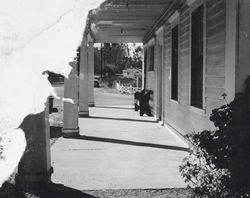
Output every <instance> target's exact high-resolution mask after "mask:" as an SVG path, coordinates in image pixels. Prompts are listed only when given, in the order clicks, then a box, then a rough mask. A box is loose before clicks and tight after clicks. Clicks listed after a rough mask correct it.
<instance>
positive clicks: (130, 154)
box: [51, 91, 188, 190]
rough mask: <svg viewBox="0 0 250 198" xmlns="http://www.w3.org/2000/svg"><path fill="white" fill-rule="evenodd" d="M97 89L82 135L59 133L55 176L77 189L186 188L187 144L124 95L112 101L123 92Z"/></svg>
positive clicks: (54, 154) (83, 121)
mask: <svg viewBox="0 0 250 198" xmlns="http://www.w3.org/2000/svg"><path fill="white" fill-rule="evenodd" d="M95 94H96V101H97V103H96V107H93V108H90V115H91V117H90V118H80V119H79V122H80V123H79V126H80V130H81V132H80V133H81V136H80V137H79V138H76V139H64V138H60V139H59V140H58V141H57V142H56V143H55V144H54V145H53V147H52V149H51V155H52V166H53V167H54V174H53V175H52V181H53V182H55V183H62V184H64V185H65V186H68V187H71V188H75V189H78V190H99V189H138V188H142V189H148V188H176V187H186V185H185V183H184V182H183V180H182V178H181V176H180V173H179V171H178V169H179V168H178V166H179V165H180V163H181V161H182V159H183V158H184V157H185V156H187V154H188V153H187V152H186V151H185V150H186V149H185V147H187V146H186V145H185V144H184V143H183V142H182V141H181V140H179V139H178V138H177V137H176V136H175V135H173V134H172V133H171V132H170V131H168V130H167V129H166V128H165V127H162V126H160V125H159V124H158V123H156V122H155V121H154V119H153V118H152V117H146V116H145V117H140V116H139V115H138V112H134V110H133V109H132V106H131V105H129V104H126V102H124V101H125V100H121V101H123V104H122V105H118V103H119V102H118V101H115V102H114V104H116V105H111V104H110V102H107V101H111V99H112V98H114V97H117V98H118V99H119V97H121V96H117V95H116V96H114V95H112V94H107V93H105V94H106V95H105V94H103V93H101V92H100V91H98V92H96V93H95ZM108 97H110V98H108ZM124 97H128V96H124ZM126 101H128V102H129V103H130V104H131V101H132V98H131V97H128V98H127V100H126Z"/></svg>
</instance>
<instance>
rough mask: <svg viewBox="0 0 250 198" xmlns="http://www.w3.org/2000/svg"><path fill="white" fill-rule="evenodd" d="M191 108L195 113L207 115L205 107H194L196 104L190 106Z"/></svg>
mask: <svg viewBox="0 0 250 198" xmlns="http://www.w3.org/2000/svg"><path fill="white" fill-rule="evenodd" d="M189 110H190V111H191V112H193V113H197V114H200V115H205V114H206V111H205V109H200V108H198V107H194V106H189Z"/></svg>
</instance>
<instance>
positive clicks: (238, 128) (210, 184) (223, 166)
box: [180, 77, 250, 198]
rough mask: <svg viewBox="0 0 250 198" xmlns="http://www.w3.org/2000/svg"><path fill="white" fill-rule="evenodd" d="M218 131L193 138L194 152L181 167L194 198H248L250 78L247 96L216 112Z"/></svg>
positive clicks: (194, 135)
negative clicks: (192, 189) (191, 188)
mask: <svg viewBox="0 0 250 198" xmlns="http://www.w3.org/2000/svg"><path fill="white" fill-rule="evenodd" d="M210 120H211V121H212V122H214V125H215V126H216V127H217V130H215V131H208V130H205V131H203V132H201V133H199V134H193V135H190V136H189V137H188V138H189V140H190V141H191V143H192V145H193V148H192V149H191V152H190V154H189V157H188V158H186V159H184V163H183V165H182V166H181V167H180V171H181V174H182V176H183V177H184V178H185V180H186V182H188V183H192V186H193V187H194V196H195V197H230V198H234V197H235V198H239V197H249V194H250V177H249V175H250V165H249V163H250V153H249V152H250V77H248V79H247V80H246V88H245V91H244V93H238V94H236V96H235V99H234V101H233V102H231V103H230V104H227V105H223V106H222V107H220V108H218V109H214V110H213V111H212V114H211V116H210Z"/></svg>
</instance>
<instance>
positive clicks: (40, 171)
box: [3, 102, 53, 192]
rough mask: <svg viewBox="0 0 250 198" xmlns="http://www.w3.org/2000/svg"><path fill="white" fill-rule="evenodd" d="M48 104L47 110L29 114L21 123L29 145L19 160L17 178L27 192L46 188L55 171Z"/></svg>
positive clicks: (18, 185)
mask: <svg viewBox="0 0 250 198" xmlns="http://www.w3.org/2000/svg"><path fill="white" fill-rule="evenodd" d="M46 106H47V107H46V109H45V111H43V112H41V113H38V114H35V115H33V114H32V115H28V116H27V117H26V118H25V119H24V121H23V122H22V124H21V125H20V128H21V129H22V130H23V131H24V133H25V137H26V141H27V147H26V150H25V152H24V155H23V157H22V159H21V161H20V162H19V165H18V174H17V175H16V178H15V179H16V186H17V188H18V189H20V190H24V191H26V192H39V191H40V190H43V189H44V188H46V186H47V185H48V184H49V182H50V178H51V174H52V172H53V169H52V168H51V158H50V130H49V108H48V102H47V105H46ZM3 171H4V170H3Z"/></svg>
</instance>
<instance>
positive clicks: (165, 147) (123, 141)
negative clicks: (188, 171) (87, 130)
mask: <svg viewBox="0 0 250 198" xmlns="http://www.w3.org/2000/svg"><path fill="white" fill-rule="evenodd" d="M70 139H80V140H87V141H95V142H106V143H114V144H124V145H131V146H142V147H151V148H158V149H168V150H176V151H185V152H189V149H188V148H185V147H179V146H170V145H162V144H154V143H145V142H134V141H128V140H119V139H112V138H102V137H94V136H83V135H80V136H76V137H73V138H70Z"/></svg>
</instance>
